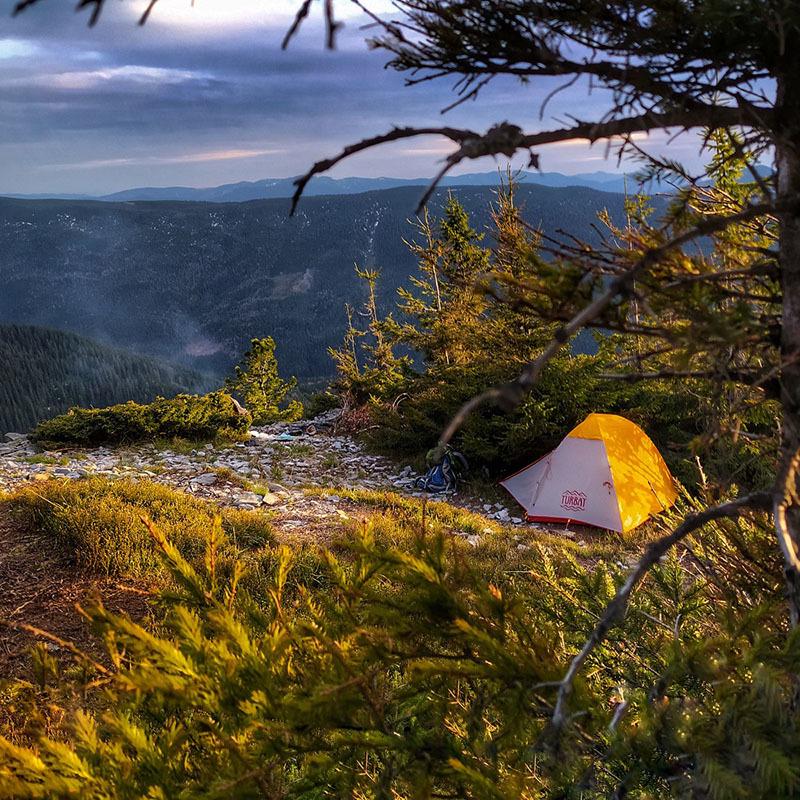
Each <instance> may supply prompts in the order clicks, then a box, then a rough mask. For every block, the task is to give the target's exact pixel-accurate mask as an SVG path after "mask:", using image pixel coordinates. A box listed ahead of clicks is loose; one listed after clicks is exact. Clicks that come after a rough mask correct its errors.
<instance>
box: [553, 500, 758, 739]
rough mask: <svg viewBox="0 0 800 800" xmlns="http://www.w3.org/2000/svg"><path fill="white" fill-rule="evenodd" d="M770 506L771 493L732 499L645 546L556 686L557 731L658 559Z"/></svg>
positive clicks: (555, 710) (696, 515)
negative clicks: (587, 668)
mask: <svg viewBox="0 0 800 800" xmlns="http://www.w3.org/2000/svg"><path fill="white" fill-rule="evenodd" d="M771 507H772V494H771V493H770V492H755V493H753V494H750V495H746V496H745V497H741V498H739V499H737V500H731V501H730V502H728V503H722V504H720V505H717V506H713V507H712V508H708V509H706V510H705V511H699V512H697V513H696V514H691V515H690V516H688V517H686V518H685V519H684V520H683V522H682V523H681V524H680V525H679V526H678V527H677V528H676V529H675V530H674V531H672V532H671V533H669V534H667V535H666V536H663V537H662V538H661V539H657V540H656V541H655V542H651V543H650V544H649V545H648V546H647V549H646V550H645V551H644V554H643V555H642V557H641V558H640V559H639V562H638V563H637V564H636V567H635V568H634V570H633V572H631V574H630V575H629V576H628V578H627V580H626V581H625V583H624V584H623V585H622V586H621V587H620V588H619V590H618V591H617V593H616V595H615V596H614V599H613V600H612V601H611V602H610V603H609V604H608V605H607V606H606V608H605V611H604V612H603V615H602V616H601V617H600V620H599V621H598V623H597V625H596V626H595V628H594V630H593V631H592V633H591V635H590V636H589V638H588V639H587V640H586V642H585V644H584V645H583V647H582V648H581V650H580V652H579V653H578V654H577V655H576V656H575V658H573V659H572V661H571V662H570V665H569V669H568V670H567V672H566V674H565V675H564V678H563V679H562V681H561V683H560V685H559V689H558V696H557V697H556V705H555V709H554V711H553V719H552V722H553V726H554V727H555V729H556V730H558V729H560V728H561V727H562V726H563V724H564V722H565V721H566V704H567V699H568V698H569V695H570V693H571V692H572V686H573V684H574V682H575V678H576V676H577V674H578V672H579V671H580V669H581V667H582V666H583V664H584V662H585V661H586V659H587V658H588V657H589V656H590V655H591V654H592V652H593V651H594V650H595V649H596V648H597V646H598V645H599V644H600V643H601V642H602V641H603V640H604V639H605V638H606V635H607V634H608V632H609V631H610V630H611V628H613V627H614V625H616V623H617V622H618V621H619V620H620V619H622V618H623V617H624V616H625V612H626V610H627V608H628V602H629V601H630V597H631V594H632V592H633V590H634V589H635V588H636V587H637V586H638V585H639V584H640V583H641V581H642V579H643V578H644V577H645V575H646V574H647V572H648V571H649V570H650V568H651V567H652V566H653V565H655V564H656V563H658V561H659V560H660V559H661V557H662V556H664V555H665V554H666V553H667V552H669V550H670V549H671V548H672V547H674V546H675V545H676V544H678V543H679V542H680V541H681V540H683V539H685V538H686V537H687V536H688V535H689V534H690V533H692V532H693V531H696V530H697V529H698V528H702V527H703V526H704V525H706V524H707V523H709V522H713V521H714V520H717V519H724V518H734V517H738V516H741V514H742V513H743V512H745V511H751V510H759V511H768V510H769V509H770V508H771Z"/></svg>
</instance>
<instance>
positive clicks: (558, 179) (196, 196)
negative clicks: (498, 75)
mask: <svg viewBox="0 0 800 800" xmlns="http://www.w3.org/2000/svg"><path fill="white" fill-rule="evenodd" d="M515 175H516V179H517V180H518V182H520V183H525V184H536V185H538V186H547V187H550V188H567V187H571V186H582V187H585V188H589V189H596V190H598V191H606V192H624V191H625V187H626V181H627V186H628V187H630V188H631V189H632V188H633V187H634V186H635V185H636V183H635V180H634V179H633V177H632V174H628V175H627V176H626V175H624V174H621V173H613V172H604V171H595V172H581V173H576V174H573V175H568V174H565V173H561V172H530V171H524V170H523V171H520V172H517V173H515ZM296 177H297V176H293V177H289V178H262V179H260V180H256V181H237V182H234V183H225V184H220V185H219V186H209V187H199V188H198V187H191V186H143V187H133V188H131V189H123V190H121V191H118V192H111V193H108V194H96V195H93V194H69V193H58V192H52V193H37V194H19V193H10V194H2V196H3V197H8V198H12V199H17V200H96V201H99V202H126V201H172V202H180V201H189V202H217V203H240V202H246V201H248V200H266V199H273V198H287V197H291V196H292V195H293V194H294V190H295V186H294V181H295V180H296ZM503 177H504V175H503V173H502V172H501V171H498V170H494V171H489V172H471V173H467V174H464V175H450V176H446V177H445V178H444V179H443V181H442V183H441V185H442V186H443V187H450V186H451V187H457V186H497V185H498V184H499V183H500V180H501V178H503ZM428 183H430V178H393V177H388V176H382V177H377V178H364V177H358V176H352V177H346V178H331V177H329V176H327V175H318V176H315V177H314V178H312V179H311V181H310V182H309V184H308V186H307V188H306V191H305V194H306V196H309V197H317V196H321V195H331V196H336V195H348V194H360V193H362V192H369V191H382V190H385V189H397V188H402V187H407V186H427V185H428Z"/></svg>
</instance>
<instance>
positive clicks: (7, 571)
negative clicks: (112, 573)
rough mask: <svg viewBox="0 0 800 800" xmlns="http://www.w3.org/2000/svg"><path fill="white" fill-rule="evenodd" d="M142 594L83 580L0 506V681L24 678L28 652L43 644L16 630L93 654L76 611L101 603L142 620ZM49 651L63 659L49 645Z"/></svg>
mask: <svg viewBox="0 0 800 800" xmlns="http://www.w3.org/2000/svg"><path fill="white" fill-rule="evenodd" d="M146 594H147V593H146V591H145V590H144V588H143V587H141V586H136V585H134V584H133V583H131V582H120V581H114V580H110V579H103V578H98V577H97V576H93V575H89V574H87V573H86V572H84V571H83V570H81V569H79V568H78V567H77V566H76V565H75V563H74V561H73V560H72V559H71V558H70V557H69V555H68V554H67V553H65V552H64V551H63V550H60V549H58V548H56V547H54V545H53V542H52V541H51V540H47V539H45V538H44V537H42V536H41V535H39V534H37V533H35V532H31V531H28V530H25V529H23V528H21V527H20V526H19V525H18V524H16V523H15V521H14V520H13V518H11V517H10V516H9V513H8V510H7V509H6V508H5V507H4V506H3V505H2V504H0V677H10V676H19V675H24V674H25V672H26V669H27V664H28V652H29V650H30V647H31V646H32V645H33V644H34V642H35V641H37V640H38V641H42V642H47V640H46V639H45V638H44V637H37V636H34V635H33V634H32V633H30V632H29V631H27V630H22V629H19V628H15V627H14V625H18V624H20V623H24V624H26V625H28V626H31V627H33V628H39V629H41V630H45V631H48V632H49V633H52V634H55V635H56V636H58V637H60V638H61V639H64V640H66V641H70V642H73V643H74V644H75V645H77V646H78V647H79V648H81V649H84V650H86V649H88V650H90V651H91V650H95V651H96V648H97V640H96V639H95V638H94V637H93V636H92V634H91V631H90V630H89V628H88V625H87V624H86V623H85V621H84V619H83V618H82V617H81V616H80V615H79V614H78V612H77V611H76V609H75V605H76V604H84V605H85V604H87V603H88V602H89V601H91V600H92V599H93V598H96V597H99V598H100V599H101V600H102V601H103V603H104V604H105V605H106V607H107V608H109V609H111V610H113V611H125V612H127V613H129V614H130V615H131V616H132V617H134V618H140V617H142V616H143V615H144V614H145V613H146V602H145V598H146ZM47 646H48V648H50V649H52V651H53V652H54V654H61V653H62V651H61V649H60V648H59V647H58V645H56V644H53V643H52V642H48V643H47ZM64 655H66V653H64Z"/></svg>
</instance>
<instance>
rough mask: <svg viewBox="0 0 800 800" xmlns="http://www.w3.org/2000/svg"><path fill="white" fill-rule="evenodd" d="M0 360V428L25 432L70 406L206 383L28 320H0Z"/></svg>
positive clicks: (166, 392) (146, 395) (183, 389)
mask: <svg viewBox="0 0 800 800" xmlns="http://www.w3.org/2000/svg"><path fill="white" fill-rule="evenodd" d="M0 364H2V367H3V380H2V381H0V433H4V432H6V431H28V430H30V429H31V428H32V427H33V426H34V425H35V424H36V423H37V422H41V421H42V420H44V419H49V418H50V417H52V416H55V415H56V414H60V413H62V412H63V411H66V410H67V409H68V408H69V407H70V406H76V405H77V406H94V407H101V406H108V405H112V404H114V403H121V402H124V401H125V400H134V401H137V402H149V401H150V400H152V399H153V398H154V397H156V396H158V395H163V396H172V395H174V394H178V393H179V392H186V391H197V390H198V389H200V388H201V387H202V384H203V382H204V381H203V379H202V377H201V376H200V375H199V374H197V373H196V372H194V371H192V370H190V369H186V368H182V367H177V366H173V365H170V364H167V363H165V362H161V361H157V360H156V359H152V358H146V357H144V356H138V355H134V354H133V353H129V352H127V351H124V350H118V349H116V348H111V347H105V346H103V345H100V344H97V343H96V342H93V341H91V340H90V339H85V338H84V337H82V336H76V335H75V334H72V333H65V332H63V331H56V330H50V329H47V328H36V327H33V326H28V325H0Z"/></svg>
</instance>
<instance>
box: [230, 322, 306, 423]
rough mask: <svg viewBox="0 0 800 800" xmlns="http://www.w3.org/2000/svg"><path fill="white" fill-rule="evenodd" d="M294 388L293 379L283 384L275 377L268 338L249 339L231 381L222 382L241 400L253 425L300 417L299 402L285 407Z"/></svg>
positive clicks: (272, 347) (275, 366) (271, 341)
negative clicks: (251, 416)
mask: <svg viewBox="0 0 800 800" xmlns="http://www.w3.org/2000/svg"><path fill="white" fill-rule="evenodd" d="M296 385H297V380H296V379H295V378H291V379H290V380H288V381H285V380H283V378H281V376H280V375H279V374H278V360H277V358H275V340H274V339H273V338H272V337H271V336H267V337H265V338H263V339H252V340H251V342H250V349H249V350H248V351H247V353H245V355H244V358H243V359H242V361H241V363H240V364H238V365H237V366H236V367H235V377H233V378H229V379H228V380H227V381H226V387H227V388H228V390H229V391H231V392H233V393H234V394H235V395H237V396H238V397H239V398H241V400H242V403H243V404H244V406H245V408H247V410H248V411H249V412H250V413H251V414H252V415H253V422H254V424H256V425H269V424H270V423H272V422H281V421H284V422H286V421H288V422H291V421H293V420H296V419H299V418H300V416H301V415H302V413H303V406H302V404H301V403H300V401H298V400H290V401H289V402H288V403H286V397H287V395H288V394H289V392H291V391H292V390H293V389H294V388H295V386H296ZM284 404H285V405H284Z"/></svg>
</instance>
